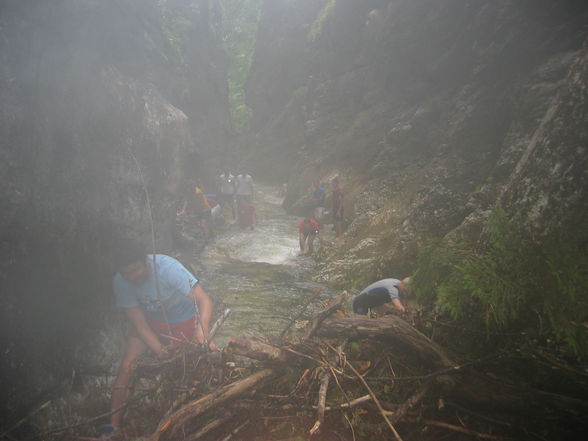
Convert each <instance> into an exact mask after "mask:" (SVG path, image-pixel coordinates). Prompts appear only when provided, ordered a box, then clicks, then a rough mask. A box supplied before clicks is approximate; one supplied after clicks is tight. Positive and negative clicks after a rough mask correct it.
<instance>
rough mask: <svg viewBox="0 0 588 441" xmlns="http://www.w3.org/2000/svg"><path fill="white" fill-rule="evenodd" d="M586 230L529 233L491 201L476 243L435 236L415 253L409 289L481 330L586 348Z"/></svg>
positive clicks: (580, 352)
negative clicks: (476, 245)
mask: <svg viewBox="0 0 588 441" xmlns="http://www.w3.org/2000/svg"><path fill="white" fill-rule="evenodd" d="M587 230H588V229H587V228H586V226H585V224H584V223H578V224H577V225H576V226H575V227H573V228H568V229H566V230H563V231H557V232H553V233H550V234H549V235H546V236H543V237H536V236H535V235H534V234H533V232H532V231H531V230H530V229H528V228H527V227H525V225H524V224H523V223H522V222H521V221H520V220H517V219H509V217H508V216H507V214H506V213H505V212H504V210H502V209H496V210H495V211H494V213H493V214H492V215H491V216H490V218H489V219H488V221H487V223H486V228H485V233H484V237H483V245H482V246H481V247H479V248H478V249H468V248H467V247H466V246H465V244H460V245H450V244H448V243H446V242H437V243H435V244H432V245H431V246H429V247H428V248H427V249H426V250H425V251H424V252H423V253H422V255H421V259H420V265H419V269H418V271H417V273H416V274H415V278H414V289H415V292H416V293H417V296H418V297H419V299H420V300H421V301H422V302H423V303H425V304H429V305H433V304H434V305H437V306H438V307H439V308H441V309H442V310H443V311H445V312H447V313H449V314H450V315H451V316H452V317H453V318H454V319H456V320H465V319H467V320H468V321H469V320H473V321H477V320H478V321H480V322H483V323H484V324H485V325H486V328H487V329H488V330H499V331H506V330H509V331H517V332H522V333H525V334H526V335H528V336H530V337H533V338H536V337H540V336H541V337H548V336H555V338H556V339H558V340H559V341H560V342H563V343H565V344H567V345H568V346H569V347H570V348H571V349H572V350H573V351H574V353H575V354H576V355H580V356H586V355H588V332H587V329H586V328H587V323H586V321H587V320H588V302H587V300H588V256H587V255H586V254H587V253H586V243H587V239H588V231H587Z"/></svg>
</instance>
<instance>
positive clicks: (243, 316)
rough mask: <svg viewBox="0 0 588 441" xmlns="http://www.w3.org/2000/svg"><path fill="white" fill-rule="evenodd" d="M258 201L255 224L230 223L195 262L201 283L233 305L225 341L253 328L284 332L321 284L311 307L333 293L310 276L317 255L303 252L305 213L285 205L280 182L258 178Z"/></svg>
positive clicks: (221, 334)
mask: <svg viewBox="0 0 588 441" xmlns="http://www.w3.org/2000/svg"><path fill="white" fill-rule="evenodd" d="M254 204H255V206H256V210H257V218H258V219H257V227H256V228H255V229H254V230H249V229H247V230H244V229H241V228H240V227H239V226H236V225H231V226H228V227H226V228H225V229H223V230H221V231H219V232H218V233H217V236H216V239H215V240H214V242H212V243H211V244H209V245H208V246H207V247H206V248H205V249H204V250H203V251H202V253H201V254H200V256H199V257H198V258H196V259H195V260H194V264H193V265H194V268H193V269H194V270H195V272H196V274H197V276H198V277H199V278H200V280H201V283H202V286H203V287H204V288H205V290H206V291H207V292H208V293H209V294H210V296H211V297H213V298H215V300H216V302H217V304H219V303H222V305H220V306H219V309H220V308H230V309H231V315H230V317H229V318H228V320H227V321H226V322H225V324H224V325H223V327H222V328H221V330H220V331H219V333H218V335H217V338H216V341H217V343H218V344H219V345H220V346H224V345H225V343H226V342H227V340H228V339H229V338H230V337H232V336H241V335H242V334H243V332H244V331H248V330H251V331H257V332H262V333H265V334H279V333H280V332H281V331H282V329H284V327H285V326H286V325H287V324H288V321H289V320H290V318H291V317H293V316H295V315H296V314H298V312H299V311H300V310H301V309H302V305H303V304H305V303H306V302H307V300H308V299H309V297H310V296H311V295H312V293H313V292H314V291H315V290H316V289H317V288H321V294H320V295H319V296H318V299H317V300H316V301H313V302H312V303H311V304H310V305H309V307H308V308H307V312H308V313H311V312H315V311H317V310H319V309H320V304H319V302H318V300H319V299H321V298H326V297H328V296H329V295H330V291H329V289H328V288H327V287H325V286H322V285H319V284H317V283H314V282H312V281H311V277H312V274H313V272H314V268H315V262H314V260H313V259H311V258H309V257H302V256H299V245H298V223H299V222H300V219H301V218H299V217H296V216H291V215H288V214H286V213H285V210H283V209H282V208H281V204H282V198H281V197H279V188H278V187H272V186H267V185H259V184H256V186H255V201H254ZM225 214H229V213H228V209H227V210H226V212H225ZM228 217H229V218H230V214H229V216H228Z"/></svg>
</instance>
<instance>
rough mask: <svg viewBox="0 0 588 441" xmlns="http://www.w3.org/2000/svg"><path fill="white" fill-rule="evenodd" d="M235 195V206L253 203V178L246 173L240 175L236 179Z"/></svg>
mask: <svg viewBox="0 0 588 441" xmlns="http://www.w3.org/2000/svg"><path fill="white" fill-rule="evenodd" d="M235 185H236V189H235V194H236V195H237V206H240V205H241V204H242V203H243V202H249V203H251V202H253V178H252V177H251V175H248V174H247V173H240V174H239V175H238V176H237V179H236V184H235Z"/></svg>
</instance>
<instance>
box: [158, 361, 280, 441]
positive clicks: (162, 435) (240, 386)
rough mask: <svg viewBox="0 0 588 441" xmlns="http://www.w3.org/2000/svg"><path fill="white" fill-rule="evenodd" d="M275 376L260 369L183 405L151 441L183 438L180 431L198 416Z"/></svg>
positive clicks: (162, 422) (275, 373)
mask: <svg viewBox="0 0 588 441" xmlns="http://www.w3.org/2000/svg"><path fill="white" fill-rule="evenodd" d="M276 375H277V372H276V371H275V370H273V369H262V370H260V371H258V372H256V373H254V374H253V375H250V376H249V377H246V378H244V379H242V380H239V381H237V382H235V383H232V384H229V385H227V386H224V387H221V388H219V389H217V390H215V391H214V392H212V393H210V394H208V395H205V396H203V397H201V398H199V399H197V400H194V401H191V402H189V403H187V404H185V405H184V406H182V407H181V408H180V409H179V410H177V411H176V412H174V413H173V414H171V415H170V416H169V417H167V418H165V419H164V420H162V421H161V422H160V423H159V426H158V427H157V429H156V430H155V432H154V433H153V435H151V438H150V439H151V441H159V440H176V439H181V438H183V436H181V433H182V430H183V429H184V428H185V427H186V426H187V425H188V424H189V422H190V421H191V420H193V419H194V418H196V417H197V416H198V415H201V414H202V413H203V412H205V411H207V410H209V409H212V408H214V407H217V406H219V405H221V404H223V403H225V402H227V401H229V400H231V399H233V398H236V397H238V396H240V395H242V394H244V393H246V392H248V391H249V390H251V389H253V388H254V387H257V386H259V385H261V384H263V383H264V382H266V381H267V380H269V379H270V378H272V377H274V376H276Z"/></svg>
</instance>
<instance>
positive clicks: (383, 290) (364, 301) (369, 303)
mask: <svg viewBox="0 0 588 441" xmlns="http://www.w3.org/2000/svg"><path fill="white" fill-rule="evenodd" d="M410 280H411V278H410V277H406V278H405V279H403V280H398V279H383V280H379V281H377V282H374V283H372V284H371V285H368V286H367V287H365V288H364V289H363V290H362V291H361V292H360V293H359V294H358V295H357V296H355V297H354V298H353V312H354V313H356V314H360V315H367V314H368V311H369V310H370V309H371V310H373V311H375V312H377V313H378V315H385V314H388V313H390V312H391V311H392V310H393V309H392V306H391V305H390V303H391V304H392V305H393V307H394V308H396V310H398V311H400V312H406V308H405V307H404V305H403V304H402V301H401V300H400V299H401V298H404V297H406V296H408V295H409V294H410Z"/></svg>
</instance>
